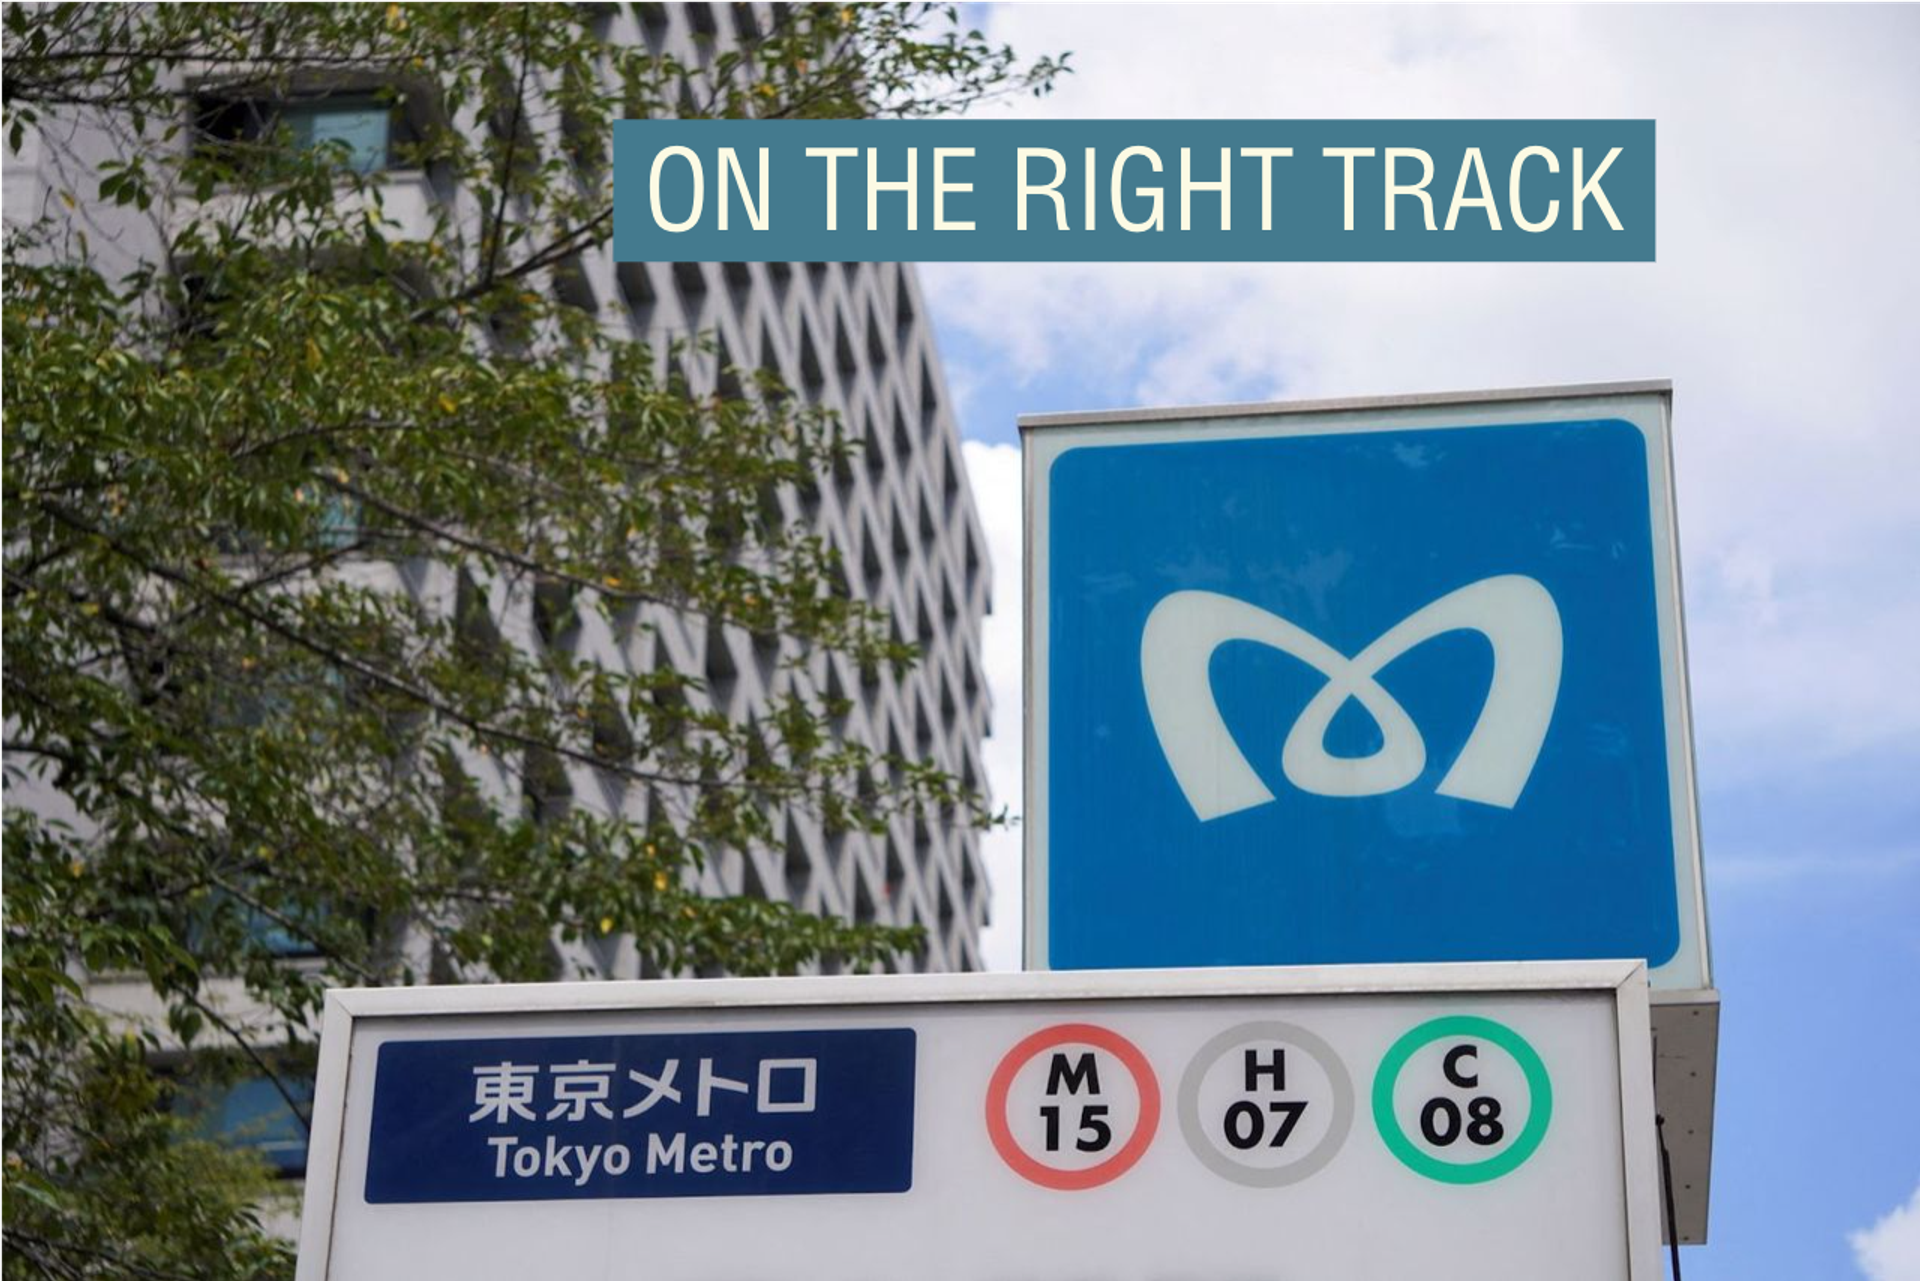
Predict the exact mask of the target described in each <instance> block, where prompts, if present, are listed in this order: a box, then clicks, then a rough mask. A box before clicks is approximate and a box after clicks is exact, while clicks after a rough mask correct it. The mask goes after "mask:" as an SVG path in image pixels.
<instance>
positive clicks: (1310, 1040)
mask: <svg viewBox="0 0 1920 1281" xmlns="http://www.w3.org/2000/svg"><path fill="white" fill-rule="evenodd" d="M1249 1041H1281V1042H1284V1043H1285V1044H1287V1045H1289V1046H1292V1047H1294V1048H1296V1049H1300V1050H1304V1051H1306V1053H1307V1056H1308V1057H1309V1058H1311V1059H1312V1060H1313V1061H1314V1062H1316V1063H1318V1064H1319V1065H1320V1070H1321V1071H1322V1072H1324V1073H1325V1074H1326V1077H1327V1084H1328V1086H1329V1088H1330V1089H1331V1090H1332V1092H1333V1119H1332V1120H1331V1121H1329V1122H1328V1123H1327V1132H1326V1133H1325V1134H1323V1135H1322V1136H1321V1137H1320V1142H1319V1143H1318V1144H1316V1145H1314V1147H1313V1149H1312V1150H1311V1151H1309V1152H1308V1153H1307V1154H1306V1155H1305V1156H1303V1157H1300V1158H1299V1159H1297V1160H1294V1161H1289V1162H1288V1163H1287V1164H1285V1165H1278V1166H1250V1165H1243V1164H1242V1163H1240V1162H1239V1161H1236V1160H1234V1159H1233V1158H1232V1157H1230V1156H1228V1155H1227V1154H1226V1153H1225V1152H1222V1151H1221V1150H1220V1149H1219V1148H1218V1147H1216V1146H1214V1143H1213V1140H1212V1139H1211V1138H1209V1137H1208V1135H1207V1131H1206V1127H1205V1126H1204V1125H1203V1124H1202V1123H1201V1120H1200V1086H1201V1084H1202V1082H1204V1081H1205V1080H1206V1077H1207V1073H1208V1072H1209V1071H1210V1070H1212V1068H1213V1065H1214V1064H1215V1063H1217V1062H1219V1061H1220V1060H1221V1059H1222V1058H1223V1057H1225V1056H1226V1055H1227V1054H1228V1053H1229V1052H1230V1051H1232V1050H1233V1049H1235V1048H1236V1047H1238V1046H1241V1045H1245V1044H1246V1043H1248V1042H1249ZM1352 1128H1353V1079H1352V1078H1351V1077H1350V1076H1348V1075H1347V1069H1346V1067H1345V1065H1344V1064H1342V1063H1341V1061H1340V1056H1339V1055H1337V1054H1335V1053H1334V1052H1333V1047H1332V1046H1330V1045H1328V1044H1327V1043H1326V1042H1325V1041H1324V1040H1322V1039H1321V1038H1320V1037H1318V1036H1316V1035H1314V1034H1313V1033H1312V1032H1309V1031H1307V1030H1306V1029H1305V1028H1303V1027H1299V1026H1297V1025H1295V1024H1292V1023H1278V1022H1260V1023H1241V1024H1239V1025H1237V1026H1235V1027H1230V1028H1228V1029H1227V1030H1226V1031H1224V1032H1222V1033H1220V1034H1219V1035H1218V1036H1216V1037H1214V1038H1212V1039H1211V1040H1209V1041H1208V1042H1207V1043H1206V1044H1205V1045H1203V1046H1201V1047H1200V1050H1199V1052H1198V1053H1197V1054H1195V1055H1194V1056H1193V1059H1192V1061H1191V1062H1189V1063H1188V1064H1187V1070H1186V1073H1185V1074H1184V1075H1183V1076H1182V1077H1181V1078H1180V1132H1181V1134H1183V1135H1185V1136H1186V1140H1187V1146H1188V1147H1190V1148H1192V1149H1193V1154H1194V1155H1195V1156H1197V1157H1199V1158H1200V1161H1201V1164H1203V1165H1205V1166H1206V1167H1207V1168H1208V1169H1209V1170H1212V1171H1213V1172H1214V1173H1215V1174H1217V1175H1219V1176H1220V1177H1221V1178H1223V1179H1230V1180H1232V1181H1233V1182H1235V1183H1239V1184H1243V1185H1245V1186H1247V1187H1250V1188H1278V1187H1285V1186H1286V1185H1287V1184H1289V1183H1298V1182H1299V1181H1300V1180H1302V1179H1305V1178H1308V1177H1310V1176H1311V1175H1313V1174H1316V1173H1318V1172H1319V1171H1320V1170H1321V1169H1322V1168H1324V1167H1325V1166H1326V1164H1327V1162H1329V1161H1331V1160H1333V1158H1334V1154H1335V1153H1337V1152H1339V1150H1340V1147H1341V1145H1342V1144H1344V1143H1345V1142H1346V1139H1347V1132H1348V1131H1349V1130H1351V1129H1352Z"/></svg>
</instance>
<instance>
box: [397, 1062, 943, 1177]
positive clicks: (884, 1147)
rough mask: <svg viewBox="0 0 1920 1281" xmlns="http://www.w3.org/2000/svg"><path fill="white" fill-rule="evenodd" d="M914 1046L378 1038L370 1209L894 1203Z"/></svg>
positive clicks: (905, 1150) (907, 1131)
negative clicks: (429, 1204) (630, 1200)
mask: <svg viewBox="0 0 1920 1281" xmlns="http://www.w3.org/2000/svg"><path fill="white" fill-rule="evenodd" d="M913 1107H914V1033H913V1031H912V1029H910V1028H878V1029H859V1030H835V1031H808V1032H748V1033H685V1034H672V1035H656V1036H548V1037H512V1038H501V1039H493V1040H474V1041H389V1042H387V1043H386V1044H384V1045H382V1046H381V1047H380V1054H379V1066H378V1068H377V1069H376V1075H375V1078H374V1097H373V1125H372V1132H371V1138H370V1151H369V1153H368V1159H367V1186H366V1196H367V1200H368V1201H370V1202H375V1203H382V1202H422V1201H554V1200H594V1199H603V1198H616V1197H679V1196H779V1195H786V1194H796V1193H826V1192H905V1191H906V1190H907V1189H908V1188H910V1187H911V1186H912V1184H913Z"/></svg>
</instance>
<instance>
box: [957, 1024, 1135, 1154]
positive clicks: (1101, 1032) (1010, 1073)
mask: <svg viewBox="0 0 1920 1281" xmlns="http://www.w3.org/2000/svg"><path fill="white" fill-rule="evenodd" d="M1069 1044H1072V1045H1091V1046H1093V1047H1094V1048H1096V1049H1101V1050H1105V1051H1106V1052H1107V1053H1109V1054H1111V1055H1113V1056H1114V1057H1115V1058H1117V1059H1119V1060H1120V1063H1121V1066H1123V1067H1125V1068H1126V1069H1127V1071H1128V1072H1129V1073H1131V1074H1132V1076H1133V1083H1134V1088H1135V1089H1137V1090H1138V1091H1139V1092H1140V1118H1139V1120H1138V1121H1137V1122H1135V1124H1134V1127H1133V1135H1132V1137H1130V1138H1129V1139H1128V1140H1127V1141H1126V1143H1124V1144H1123V1145H1121V1148H1120V1150H1119V1151H1118V1152H1115V1153H1114V1154H1113V1155H1112V1156H1110V1157H1108V1158H1107V1159H1106V1160H1104V1161H1102V1162H1100V1163H1099V1164H1098V1165H1090V1166H1087V1167H1086V1168H1085V1169H1082V1170H1062V1169H1059V1168H1057V1167H1055V1166H1051V1165H1045V1164H1043V1163H1041V1162H1040V1161H1037V1160H1035V1159H1034V1158H1033V1157H1031V1156H1029V1155H1028V1154H1027V1151H1026V1149H1024V1148H1022V1147H1021V1146H1020V1144H1019V1142H1018V1141H1017V1140H1015V1139H1014V1137H1013V1131H1012V1129H1011V1128H1009V1127H1008V1125H1007V1094H1008V1092H1009V1091H1010V1090H1011V1089H1012V1088H1013V1078H1014V1077H1015V1076H1017V1075H1019V1072H1020V1069H1021V1068H1023V1067H1025V1066H1026V1065H1027V1063H1028V1061H1029V1060H1031V1059H1032V1058H1033V1057H1034V1055H1036V1054H1039V1053H1040V1052H1041V1051H1042V1050H1050V1049H1052V1048H1053V1047H1054V1046H1056V1045H1069ZM1159 1128H1160V1082H1159V1080H1158V1079H1157V1078H1155V1076H1154V1075H1153V1066H1152V1065H1151V1064H1149V1063H1148V1062H1147V1056H1146V1055H1144V1054H1142V1053H1141V1052H1140V1047H1139V1046H1137V1045H1135V1044H1134V1043H1133V1042H1132V1041H1129V1040H1127V1038H1126V1037H1124V1036H1121V1035H1120V1034H1119V1033H1118V1032H1112V1031H1109V1030H1107V1029H1106V1028H1103V1027H1097V1026H1095V1025H1094V1024H1092V1023H1060V1024H1056V1025H1055V1026H1053V1027H1048V1028H1041V1029H1040V1030H1039V1031H1038V1032H1035V1033H1034V1034H1033V1035H1032V1036H1029V1037H1027V1038H1026V1039H1025V1040H1023V1041H1021V1042H1020V1044H1018V1045H1016V1046H1014V1047H1013V1048H1012V1049H1011V1050H1009V1051H1007V1056H1006V1057H1005V1058H1003V1059H1001V1060H1000V1066H999V1067H997V1068H995V1069H994V1070H993V1080H992V1081H991V1082H990V1083H989V1084H988V1086H987V1137H989V1138H991V1139H992V1140H993V1147H994V1151H996V1152H998V1153H999V1154H1000V1159H1001V1160H1002V1161H1005V1162H1006V1163H1007V1165H1008V1166H1010V1167H1011V1168H1012V1169H1013V1172H1014V1173H1015V1174H1018V1175H1019V1176H1020V1177H1021V1178H1023V1179H1026V1180H1027V1181H1028V1182H1030V1183H1038V1184H1039V1185H1040V1186H1041V1187H1043V1188H1055V1189H1057V1190H1059V1191H1062V1192H1078V1191H1081V1190H1082V1189H1084V1188H1097V1187H1099V1186H1100V1185H1101V1184H1103V1183H1111V1182H1112V1181H1113V1180H1115V1179H1117V1178H1119V1177H1120V1176H1121V1175H1123V1174H1125V1173H1126V1172H1127V1171H1128V1170H1130V1169H1132V1168H1133V1166H1134V1163H1135V1162H1137V1161H1138V1160H1139V1159H1140V1158H1141V1157H1142V1156H1145V1155H1146V1151H1147V1146H1148V1145H1149V1144H1151V1143H1152V1142H1153V1136H1154V1132H1155V1131H1156V1130H1158V1129H1159Z"/></svg>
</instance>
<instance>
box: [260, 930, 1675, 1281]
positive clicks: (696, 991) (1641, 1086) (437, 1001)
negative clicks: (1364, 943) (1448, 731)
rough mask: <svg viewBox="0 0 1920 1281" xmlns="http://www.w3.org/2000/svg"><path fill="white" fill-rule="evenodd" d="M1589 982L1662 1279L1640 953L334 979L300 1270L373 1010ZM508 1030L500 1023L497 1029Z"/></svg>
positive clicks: (335, 1178)
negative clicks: (1248, 964)
mask: <svg viewBox="0 0 1920 1281" xmlns="http://www.w3.org/2000/svg"><path fill="white" fill-rule="evenodd" d="M1558 994H1592V995H1597V996H1605V997H1609V998H1610V999H1611V1003H1612V1007H1613V1016H1614V1023H1615V1027H1616V1030H1617V1042H1616V1043H1617V1046H1618V1056H1619V1057H1618V1064H1617V1077H1616V1078H1615V1079H1616V1080H1617V1081H1618V1088H1619V1097H1618V1108H1619V1112H1618V1121H1619V1124H1620V1127H1621V1130H1620V1137H1621V1146H1620V1149H1619V1152H1620V1159H1621V1169H1620V1171H1619V1177H1620V1180H1621V1188H1622V1192H1623V1201H1622V1204H1623V1205H1624V1207H1625V1220H1626V1221H1625V1223H1624V1224H1623V1225H1622V1230H1623V1232H1624V1235H1625V1243H1626V1251H1625V1258H1626V1260H1627V1267H1628V1271H1627V1274H1626V1278H1625V1281H1657V1278H1658V1277H1659V1275H1660V1264H1659V1242H1660V1235H1661V1229H1660V1221H1659V1208H1658V1207H1659V1199H1658V1197H1659V1177H1660V1175H1659V1161H1658V1148H1657V1138H1656V1133H1655V1124H1654V1098H1653V1081H1652V1066H1651V1065H1652V1046H1651V1039H1650V1035H1649V1031H1648V1027H1649V1017H1648V988H1647V982H1646V968H1645V966H1644V965H1642V964H1641V963H1639V962H1637V961H1577V962H1560V961H1543V962H1506V963H1489V964H1445V965H1391V966H1388V965H1381V966H1338V967H1300V968H1259V969H1208V970H1113V971H1079V972H1053V973H1028V974H970V975H900V976H860V977H835V978H774V979H711V980H656V981H646V982H595V983H551V984H503V985H498V986H459V987H452V986H449V987H424V988H385V989H353V990H337V991H333V992H329V993H328V995H327V1003H326V1010H325V1015H324V1023H323V1028H322V1036H321V1042H320V1061H319V1074H318V1082H317V1093H316V1099H315V1107H314V1124H313V1131H312V1140H311V1147H310V1151H309V1157H308V1165H307V1182H306V1201H305V1210H304V1216H303V1221H302V1227H301V1235H300V1256H299V1265H298V1271H297V1274H296V1275H297V1278H298V1281H329V1279H332V1281H340V1279H338V1278H334V1273H333V1271H332V1270H331V1266H330V1264H331V1255H332V1252H333V1245H334V1227H335V1209H336V1205H337V1198H338V1197H340V1196H341V1195H342V1193H343V1184H342V1181H341V1175H342V1171H341V1160H342V1151H343V1145H344V1142H345V1139H346V1127H347V1123H348V1117H347V1103H346V1101H347V1098H348V1090H349V1081H350V1078H352V1077H353V1076H354V1074H356V1073H370V1072H371V1071H372V1070H373V1060H374V1056H373V1055H372V1054H371V1053H362V1054H360V1055H358V1056H356V1053H355V1049H356V1043H357V1042H358V1041H359V1039H360V1038H359V1037H357V1036H356V1032H360V1031H366V1030H369V1029H371V1028H374V1027H377V1026H378V1025H379V1024H380V1023H381V1022H382V1021H389V1022H390V1021H393V1020H407V1021H408V1022H409V1024H410V1025H418V1024H419V1023H420V1022H421V1020H422V1019H425V1020H427V1021H429V1022H431V1021H432V1020H434V1019H436V1018H440V1017H445V1018H448V1019H449V1020H455V1019H465V1020H467V1024H466V1025H467V1026H471V1022H472V1020H473V1019H474V1018H475V1017H476V1016H479V1017H484V1018H488V1019H492V1018H500V1019H503V1020H510V1019H512V1018H513V1016H515V1015H541V1016H553V1015H556V1014H558V1015H566V1014H606V1013H646V1012H670V1011H678V1012H687V1011H695V1012H697V1011H713V1012H716V1013H718V1012H724V1013H727V1014H729V1015H737V1014H742V1013H747V1014H751V1013H753V1012H755V1011H762V1012H768V1013H775V1012H787V1013H792V1012H796V1011H797V1012H804V1011H805V1010H806V1009H808V1008H818V1009H822V1010H825V1009H839V1010H848V1009H869V1008H875V1009H877V1008H880V1007H909V1008H911V1007H929V1006H941V1005H945V1006H955V1005H974V1006H980V1005H999V1006H1009V1005H1018V1004H1019V1003H1023V1002H1024V1003H1033V1002H1068V1001H1097V1000H1113V999H1121V998H1125V999H1138V1000H1146V1001H1152V1000H1155V999H1159V1000H1166V1001H1184V1002H1189V1003H1190V1002H1193V1001H1194V1000H1196V999H1208V998H1218V999H1222V1000H1234V999H1239V1000H1245V999H1246V998H1250V997H1266V996H1273V997H1292V998H1303V997H1304V998H1313V997H1342V996H1369V997H1379V996H1422V997H1425V996H1434V995H1440V996H1460V997H1475V998H1499V997H1503V996H1505V997H1528V996H1531V997H1539V996H1543V995H1558ZM502 1031H503V1032H506V1031H507V1029H504V1028H503V1029H502Z"/></svg>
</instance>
